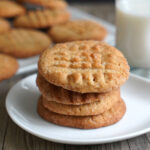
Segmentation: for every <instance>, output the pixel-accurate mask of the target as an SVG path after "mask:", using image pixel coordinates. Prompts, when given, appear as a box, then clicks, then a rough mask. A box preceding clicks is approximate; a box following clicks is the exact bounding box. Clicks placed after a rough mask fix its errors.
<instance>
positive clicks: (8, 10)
mask: <svg viewBox="0 0 150 150" xmlns="http://www.w3.org/2000/svg"><path fill="white" fill-rule="evenodd" d="M25 12H26V10H25V8H24V7H23V6H21V5H19V4H17V3H16V2H14V1H11V0H10V1H9V0H7V1H0V17H4V18H10V17H15V16H19V15H22V14H24V13H25Z"/></svg>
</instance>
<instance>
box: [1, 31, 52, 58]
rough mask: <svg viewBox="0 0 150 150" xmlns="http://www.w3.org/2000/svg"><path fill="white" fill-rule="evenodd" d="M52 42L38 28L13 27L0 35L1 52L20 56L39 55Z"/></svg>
mask: <svg viewBox="0 0 150 150" xmlns="http://www.w3.org/2000/svg"><path fill="white" fill-rule="evenodd" d="M50 44H51V40H50V38H49V37H48V36H47V35H46V34H45V33H42V32H40V31H36V30H27V29H13V30H11V31H10V32H7V33H4V34H2V35H0V52H2V53H6V54H9V55H12V56H14V57H18V58H25V57H30V56H34V55H38V54H40V53H41V52H42V51H43V50H45V49H47V48H48V47H49V45H50Z"/></svg>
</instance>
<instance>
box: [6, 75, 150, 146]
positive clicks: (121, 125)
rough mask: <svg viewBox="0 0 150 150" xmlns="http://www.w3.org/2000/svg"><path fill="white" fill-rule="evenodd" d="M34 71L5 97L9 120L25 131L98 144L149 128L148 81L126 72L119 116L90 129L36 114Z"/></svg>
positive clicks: (63, 141) (61, 141)
mask: <svg viewBox="0 0 150 150" xmlns="http://www.w3.org/2000/svg"><path fill="white" fill-rule="evenodd" d="M35 79H36V75H32V76H29V77H27V78H25V79H23V80H21V81H20V82H18V83H17V84H16V85H15V86H14V87H13V88H12V89H11V90H10V91H9V94H8V96H7V99H6V108H7V111H8V114H9V116H10V117H11V118H12V120H13V121H14V122H15V123H16V124H17V125H18V126H20V127H21V128H23V129H24V130H26V131H27V132H29V133H31V134H33V135H36V136H38V137H41V138H43V139H47V140H50V141H54V142H60V143H68V144H98V143H108V142H114V141H119V140H124V139H128V138H132V137H135V136H138V135H141V134H144V133H147V132H149V131H150V92H149V91H150V81H147V80H144V79H142V78H140V77H136V76H135V75H130V78H129V80H128V81H127V83H126V84H125V85H124V86H123V87H122V88H121V94H122V97H123V99H124V100H125V103H126V105H127V112H126V114H125V116H124V117H123V119H122V120H121V121H120V122H118V123H116V124H115V125H112V126H108V127H104V128H100V129H92V130H81V129H74V128H69V127H62V126H58V125H55V124H52V123H49V122H47V121H45V120H43V119H42V118H41V117H40V116H39V115H38V114H37V111H36V110H37V100H38V97H39V95H40V93H39V91H38V89H37V87H36V84H35Z"/></svg>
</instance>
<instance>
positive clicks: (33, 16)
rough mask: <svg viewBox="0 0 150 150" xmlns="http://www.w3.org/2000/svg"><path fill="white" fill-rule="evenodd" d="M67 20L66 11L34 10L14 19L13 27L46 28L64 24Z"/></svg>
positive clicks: (68, 16)
mask: <svg viewBox="0 0 150 150" xmlns="http://www.w3.org/2000/svg"><path fill="white" fill-rule="evenodd" d="M69 18H70V15H69V13H68V12H67V11H66V10H50V9H44V10H36V11H29V12H28V13H27V14H25V15H22V16H19V17H18V18H16V19H15V20H14V25H15V26H16V27H23V28H47V27H50V26H53V25H57V24H61V23H65V22H66V21H68V20H69Z"/></svg>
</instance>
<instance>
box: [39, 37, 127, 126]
mask: <svg viewBox="0 0 150 150" xmlns="http://www.w3.org/2000/svg"><path fill="white" fill-rule="evenodd" d="M38 72H39V73H38V76H37V86H38V87H39V90H40V92H41V95H42V96H41V97H40V98H39V102H38V113H39V115H40V116H41V117H42V118H44V119H45V120H47V121H50V122H52V123H55V124H58V125H62V126H69V127H74V128H83V129H92V128H99V127H103V126H108V125H111V124H114V123H116V122H118V121H119V120H120V119H121V118H122V117H123V116H124V114H125V111H126V105H125V103H124V101H123V100H122V99H121V97H120V86H121V85H123V84H124V83H125V82H126V80H127V79H128V76H129V66H128V63H127V61H126V59H125V58H124V56H123V55H122V53H121V52H120V51H118V50H117V49H116V48H114V47H112V46H109V45H108V44H106V43H103V42H99V41H93V40H91V41H90V40H89V41H75V42H68V43H63V44H56V45H55V46H54V47H52V48H50V49H47V50H46V51H44V52H43V53H42V55H41V56H40V59H39V64H38Z"/></svg>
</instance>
